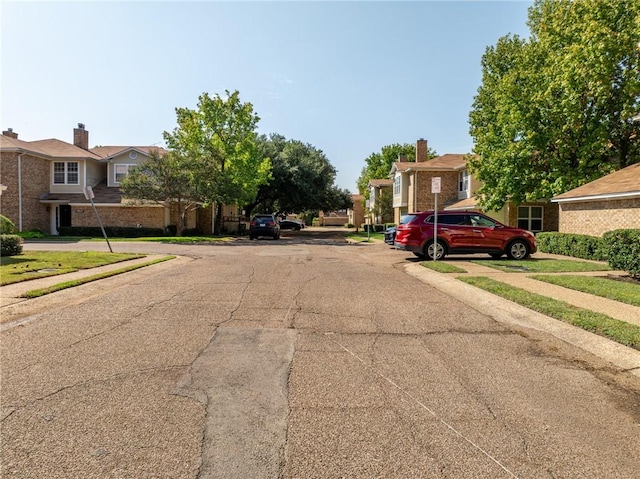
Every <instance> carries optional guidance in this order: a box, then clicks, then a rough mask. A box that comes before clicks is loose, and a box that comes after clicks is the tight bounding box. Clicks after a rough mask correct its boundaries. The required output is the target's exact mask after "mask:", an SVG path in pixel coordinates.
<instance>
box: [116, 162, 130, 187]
mask: <svg viewBox="0 0 640 479" xmlns="http://www.w3.org/2000/svg"><path fill="white" fill-rule="evenodd" d="M130 166H132V165H115V168H114V170H115V182H116V183H120V181H121V180H122V179H123V178H126V177H127V175H128V174H129V167H130Z"/></svg>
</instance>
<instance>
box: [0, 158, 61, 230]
mask: <svg viewBox="0 0 640 479" xmlns="http://www.w3.org/2000/svg"><path fill="white" fill-rule="evenodd" d="M18 156H19V153H7V152H4V153H1V154H0V183H2V184H3V185H6V186H7V189H6V190H5V191H3V192H2V195H1V196H0V213H1V214H3V215H4V216H6V217H7V218H9V219H10V220H11V221H13V222H14V224H15V225H16V228H19V226H20V221H19V201H18ZM21 163H22V230H23V231H28V230H34V229H37V230H41V231H42V232H44V233H48V232H49V212H48V211H47V208H48V206H47V205H45V204H42V203H40V195H42V194H43V193H47V192H48V191H49V183H50V176H49V171H50V170H49V168H50V163H49V161H48V160H44V159H42V158H37V157H34V156H30V155H26V154H25V155H22V159H21Z"/></svg>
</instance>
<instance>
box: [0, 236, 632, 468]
mask: <svg viewBox="0 0 640 479" xmlns="http://www.w3.org/2000/svg"><path fill="white" fill-rule="evenodd" d="M113 246H114V250H116V251H123V252H124V251H127V252H137V251H145V252H154V253H173V254H179V255H181V258H180V259H177V260H173V261H170V262H166V263H161V264H158V265H155V266H152V267H149V268H144V269H143V270H138V271H136V272H133V273H127V274H125V275H120V276H118V277H117V278H112V279H109V280H103V281H100V282H99V283H94V284H87V285H85V286H82V287H78V288H73V292H72V293H71V292H69V291H68V292H66V293H64V292H63V293H64V294H65V295H67V296H64V298H65V302H64V303H61V302H60V301H59V299H58V300H54V299H53V298H49V299H46V300H45V299H43V300H42V301H41V302H40V303H38V304H40V305H41V306H40V310H39V311H38V312H34V313H33V314H31V315H30V316H29V317H28V318H26V320H22V321H21V322H19V323H11V322H9V323H5V324H4V325H3V326H4V327H3V329H2V331H1V332H0V340H1V343H0V346H1V361H2V362H1V367H2V396H1V402H2V416H1V418H2V422H1V428H2V429H1V431H0V432H1V434H2V441H1V443H0V445H1V451H0V452H1V461H2V462H1V466H2V469H1V475H2V477H7V478H9V477H11V478H14V477H20V478H243V479H244V478H274V479H275V478H285V479H288V478H337V477H348V478H374V477H380V478H382V477H384V478H403V477H407V478H408V477H411V478H415V477H424V478H465V479H468V478H491V479H495V478H536V479H538V478H589V479H591V478H623V479H624V478H630V479H631V478H637V477H638V471H639V470H640V380H639V379H638V377H637V376H633V375H630V374H628V373H625V372H624V371H621V370H617V369H615V368H613V367H612V366H611V364H610V363H607V362H605V361H603V360H602V359H599V358H598V357H596V356H594V355H591V354H590V353H587V352H584V351H583V350H581V349H578V348H576V347H573V346H570V345H568V344H567V343H565V342H563V341H560V340H558V339H557V338H555V337H553V336H551V335H548V334H545V333H544V332H541V331H538V330H534V329H528V328H526V327H518V326H514V325H510V324H505V323H501V322H499V321H496V320H495V319H493V318H492V317H490V316H488V315H485V314H482V313H480V312H479V311H478V310H476V309H474V308H472V307H470V306H468V305H466V304H464V303H463V302H461V301H459V300H456V299H454V298H453V297H451V296H450V295H447V294H445V293H443V292H441V291H439V290H437V289H435V288H433V287H431V286H429V285H426V284H424V283H423V282H421V281H419V280H418V279H417V278H415V277H414V276H412V275H409V274H407V273H406V272H405V268H404V265H406V263H407V262H408V261H409V258H407V256H406V254H404V253H402V252H399V251H395V250H391V249H389V248H388V247H385V246H384V245H349V244H346V243H344V241H343V240H337V239H334V238H332V237H331V236H330V235H315V236H314V235H305V234H302V235H298V234H291V235H286V236H283V238H282V239H281V240H280V241H272V240H260V241H253V242H249V241H248V240H246V241H239V242H237V243H234V244H229V245H215V246H211V245H207V246H202V245H193V246H174V245H156V244H154V245H150V244H141V243H129V244H127V243H116V244H114V245H113ZM28 247H29V248H30V247H31V246H28ZM36 247H37V248H40V249H51V247H47V246H46V245H45V246H43V245H37V246H36ZM56 247H57V248H62V249H73V248H86V243H85V244H78V243H71V244H67V245H57V246H56ZM95 247H97V248H100V247H101V246H100V244H99V243H98V244H97V246H95ZM105 247H106V246H105ZM63 293H56V294H63ZM52 296H55V295H52ZM60 297H62V296H58V298H60Z"/></svg>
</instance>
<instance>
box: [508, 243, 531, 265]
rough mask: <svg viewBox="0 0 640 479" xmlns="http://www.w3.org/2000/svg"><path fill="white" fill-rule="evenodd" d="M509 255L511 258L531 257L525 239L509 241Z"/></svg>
mask: <svg viewBox="0 0 640 479" xmlns="http://www.w3.org/2000/svg"><path fill="white" fill-rule="evenodd" d="M507 256H508V257H509V259H515V260H520V259H527V258H528V257H529V245H528V244H527V242H526V241H524V240H515V241H512V242H511V243H509V246H508V247H507Z"/></svg>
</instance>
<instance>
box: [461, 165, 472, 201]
mask: <svg viewBox="0 0 640 479" xmlns="http://www.w3.org/2000/svg"><path fill="white" fill-rule="evenodd" d="M469 178H470V177H469V172H468V171H466V170H465V171H461V172H460V174H459V175H458V199H460V200H462V199H464V198H469V183H470V179H469Z"/></svg>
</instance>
